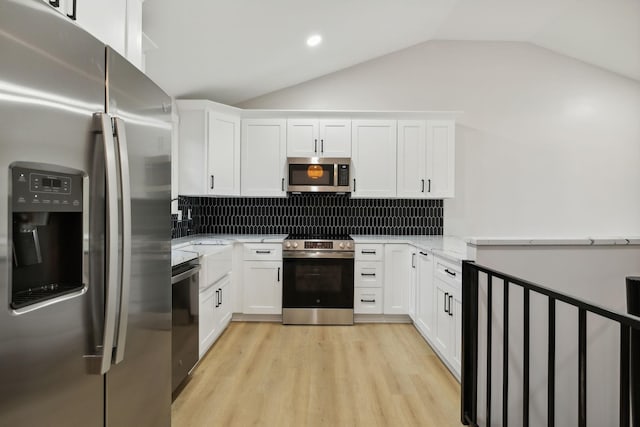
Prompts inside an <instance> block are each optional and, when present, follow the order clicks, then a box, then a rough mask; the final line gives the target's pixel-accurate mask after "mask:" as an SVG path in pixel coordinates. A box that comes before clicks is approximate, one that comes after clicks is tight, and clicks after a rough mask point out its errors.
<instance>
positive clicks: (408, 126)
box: [398, 120, 428, 198]
mask: <svg viewBox="0 0 640 427" xmlns="http://www.w3.org/2000/svg"><path fill="white" fill-rule="evenodd" d="M425 129H426V127H425V122H424V121H422V120H399V121H398V197H416V198H418V197H419V198H422V197H426V195H427V194H428V193H427V192H426V190H427V188H426V187H427V181H426V180H427V177H426V155H427V140H426V130H425Z"/></svg>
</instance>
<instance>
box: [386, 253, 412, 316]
mask: <svg viewBox="0 0 640 427" xmlns="http://www.w3.org/2000/svg"><path fill="white" fill-rule="evenodd" d="M411 253H412V252H411V250H410V246H409V245H404V244H403V245H399V244H387V245H385V249H384V274H385V276H384V314H407V313H408V308H409V284H410V282H411Z"/></svg>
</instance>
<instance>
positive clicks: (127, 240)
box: [114, 118, 131, 364]
mask: <svg viewBox="0 0 640 427" xmlns="http://www.w3.org/2000/svg"><path fill="white" fill-rule="evenodd" d="M114 122H115V133H116V138H117V147H118V154H119V160H120V186H121V188H120V190H121V196H122V230H121V231H122V264H121V265H122V272H121V273H122V276H121V279H120V284H121V288H120V318H119V319H118V335H117V342H116V354H115V361H114V363H115V364H118V363H120V362H122V360H123V359H124V350H125V344H126V343H127V326H128V324H129V292H130V289H131V175H130V172H129V151H128V148H127V136H126V132H125V124H124V121H123V120H122V119H121V118H115V119H114Z"/></svg>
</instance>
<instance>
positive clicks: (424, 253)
mask: <svg viewBox="0 0 640 427" xmlns="http://www.w3.org/2000/svg"><path fill="white" fill-rule="evenodd" d="M420 255H424V256H427V255H429V254H428V253H426V252H420Z"/></svg>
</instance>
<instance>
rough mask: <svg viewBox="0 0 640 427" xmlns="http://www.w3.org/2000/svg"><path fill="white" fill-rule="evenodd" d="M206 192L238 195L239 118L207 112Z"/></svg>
mask: <svg viewBox="0 0 640 427" xmlns="http://www.w3.org/2000/svg"><path fill="white" fill-rule="evenodd" d="M208 148H209V150H208V151H209V152H208V156H207V157H208V165H209V178H208V180H209V183H208V184H209V194H215V195H219V196H237V195H239V194H240V118H239V117H237V116H230V115H226V114H218V113H214V112H210V113H209V146H208Z"/></svg>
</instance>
